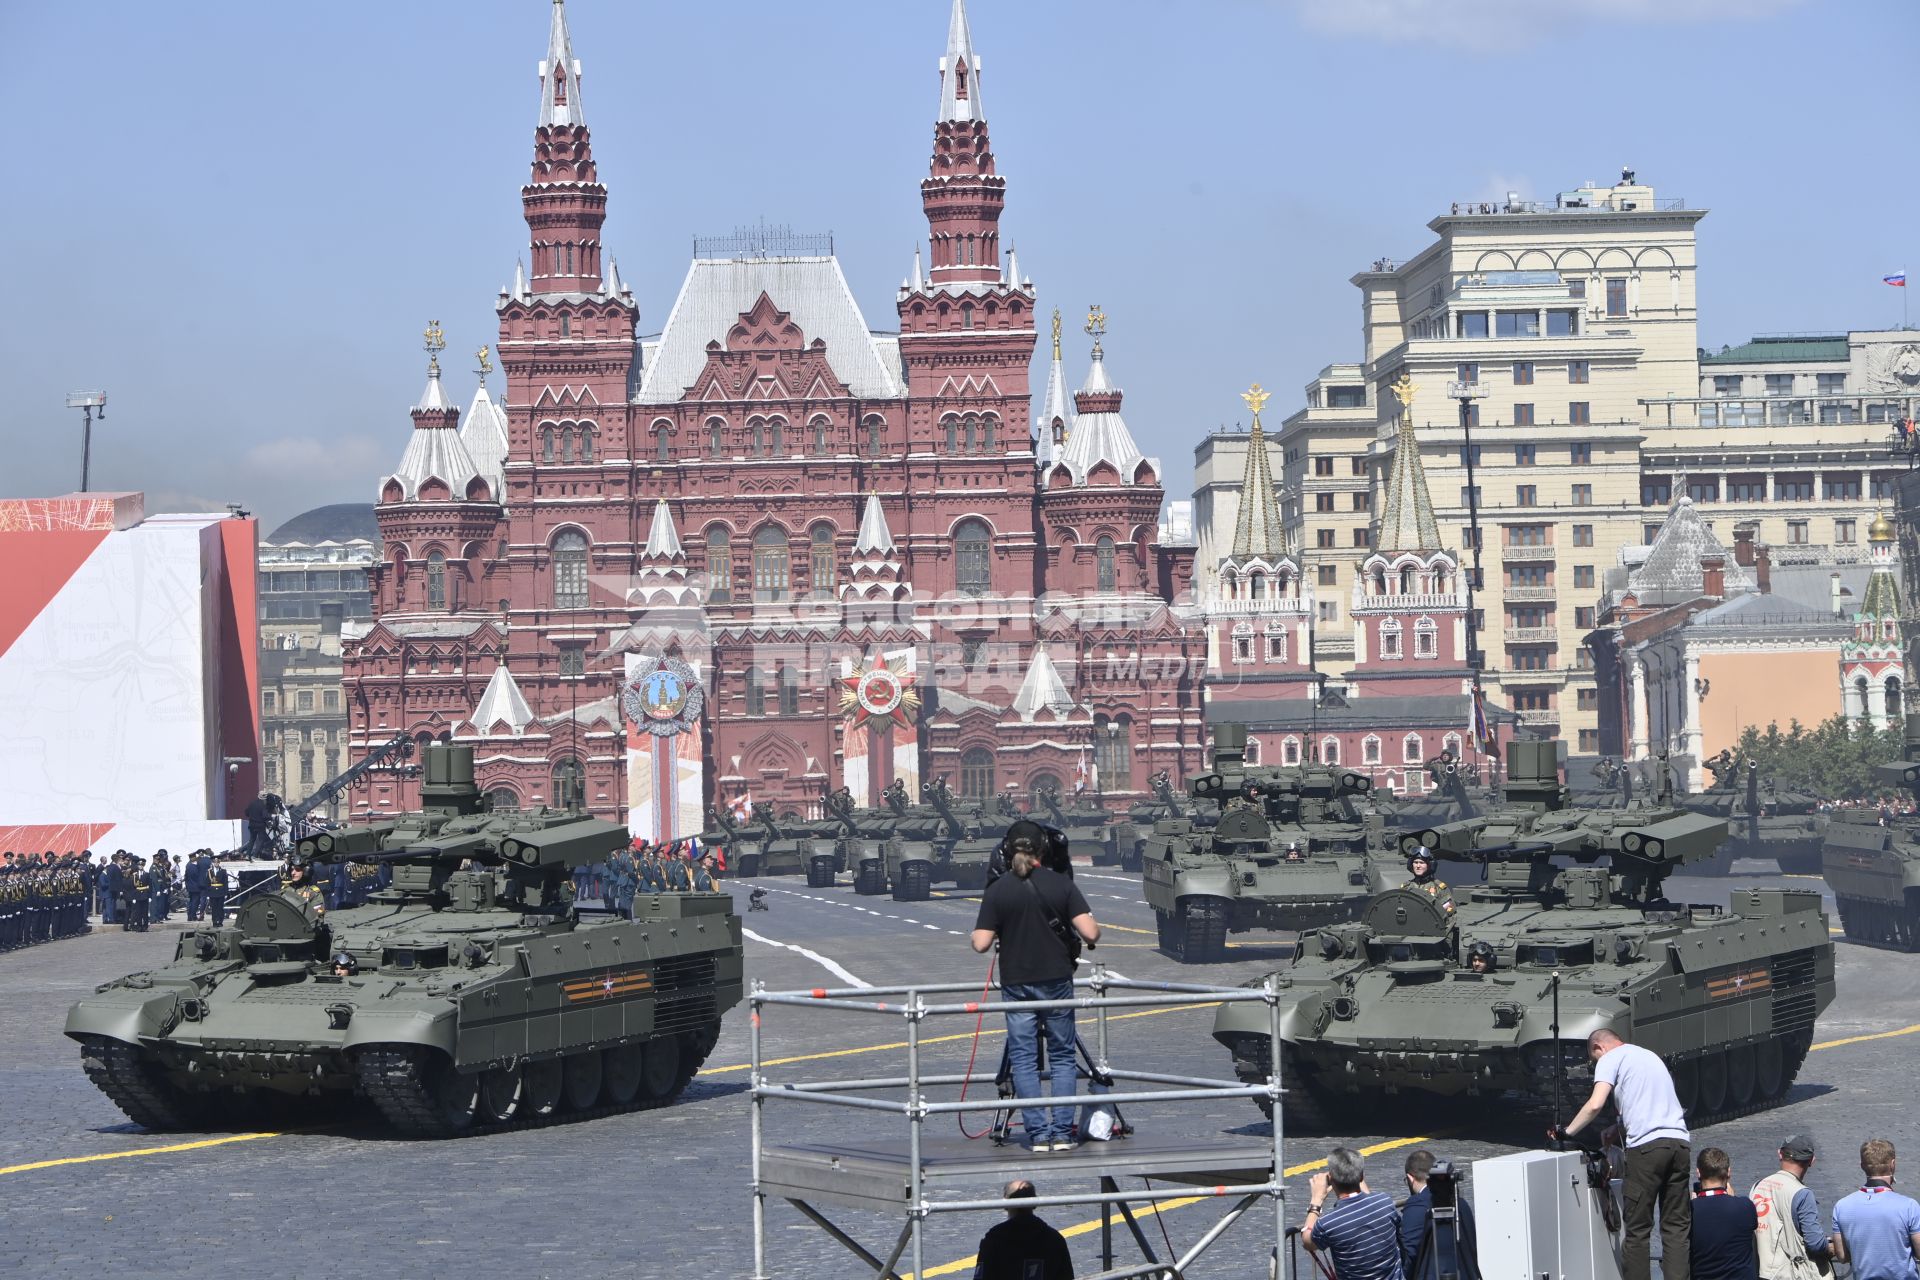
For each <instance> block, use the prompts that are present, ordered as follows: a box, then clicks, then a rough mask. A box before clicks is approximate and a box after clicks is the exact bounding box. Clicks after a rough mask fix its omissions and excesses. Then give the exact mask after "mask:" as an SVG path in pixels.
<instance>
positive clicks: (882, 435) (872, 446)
mask: <svg viewBox="0 0 1920 1280" xmlns="http://www.w3.org/2000/svg"><path fill="white" fill-rule="evenodd" d="M886 446H887V421H886V419H885V418H882V417H881V416H880V415H879V414H873V415H872V416H870V417H868V419H867V456H868V457H872V458H877V457H879V456H880V452H881V450H883V449H885V448H886Z"/></svg>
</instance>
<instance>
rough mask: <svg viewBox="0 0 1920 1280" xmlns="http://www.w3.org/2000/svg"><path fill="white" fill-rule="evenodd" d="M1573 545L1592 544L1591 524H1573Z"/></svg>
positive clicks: (1585, 545) (1586, 545)
mask: <svg viewBox="0 0 1920 1280" xmlns="http://www.w3.org/2000/svg"><path fill="white" fill-rule="evenodd" d="M1573 545H1574V546H1576V547H1590V546H1592V545H1593V526H1592V525H1590V524H1577V525H1575V526H1573Z"/></svg>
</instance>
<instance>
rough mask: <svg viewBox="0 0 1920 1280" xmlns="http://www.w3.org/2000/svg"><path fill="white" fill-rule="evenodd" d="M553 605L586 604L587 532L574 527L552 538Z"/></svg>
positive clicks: (583, 606)
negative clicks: (584, 532)
mask: <svg viewBox="0 0 1920 1280" xmlns="http://www.w3.org/2000/svg"><path fill="white" fill-rule="evenodd" d="M553 607H554V608H556V609H584V608H586V607H587V536H586V535H585V534H583V533H579V532H577V531H575V530H573V529H569V530H567V531H566V532H565V533H562V534H561V535H560V536H559V537H557V538H555V539H554V540H553Z"/></svg>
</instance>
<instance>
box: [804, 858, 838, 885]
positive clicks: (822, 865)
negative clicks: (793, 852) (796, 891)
mask: <svg viewBox="0 0 1920 1280" xmlns="http://www.w3.org/2000/svg"><path fill="white" fill-rule="evenodd" d="M833 877H834V870H833V857H832V856H831V855H830V854H820V855H816V856H814V857H812V858H809V859H807V888H809V889H831V888H833Z"/></svg>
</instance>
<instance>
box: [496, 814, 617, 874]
mask: <svg viewBox="0 0 1920 1280" xmlns="http://www.w3.org/2000/svg"><path fill="white" fill-rule="evenodd" d="M625 843H626V833H625V831H623V830H622V829H621V828H620V827H618V826H615V825H614V824H612V823H609V822H606V821H603V820H602V819H599V818H581V819H580V820H578V821H577V822H563V823H561V824H560V825H559V826H557V827H547V828H546V829H544V830H540V831H516V832H514V833H512V834H511V835H508V836H506V837H504V838H503V839H502V840H501V841H500V854H501V856H502V857H504V858H506V859H508V860H509V861H512V862H518V863H520V864H521V865H522V866H529V867H566V868H568V869H571V868H574V867H586V866H592V865H593V864H595V863H597V862H604V861H606V860H607V859H608V858H610V857H612V856H613V855H614V854H615V853H617V852H619V851H620V848H621V847H622V846H623V845H624V844H625Z"/></svg>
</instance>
